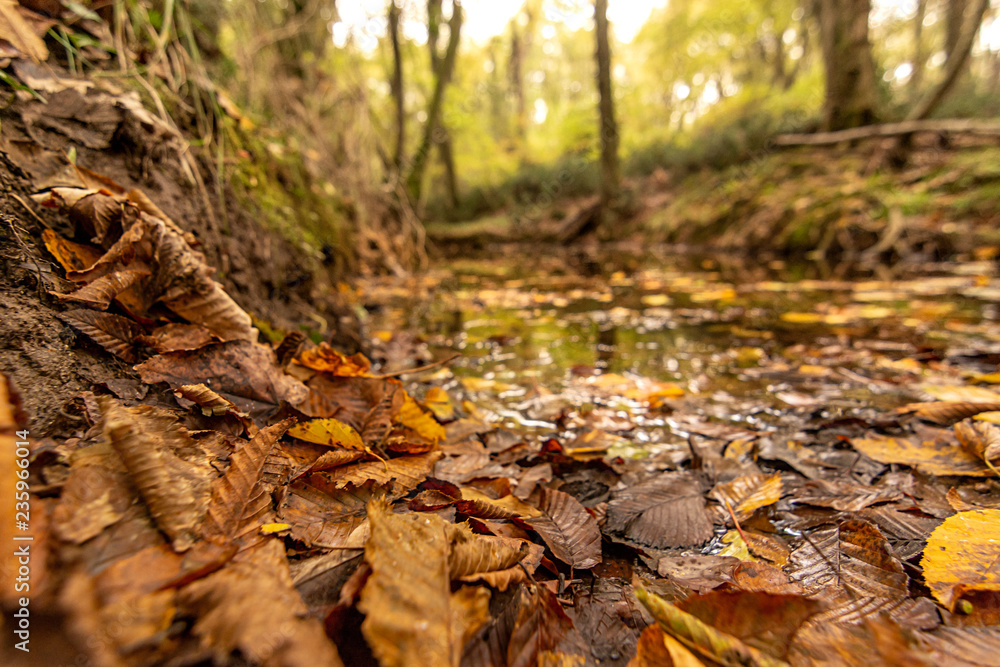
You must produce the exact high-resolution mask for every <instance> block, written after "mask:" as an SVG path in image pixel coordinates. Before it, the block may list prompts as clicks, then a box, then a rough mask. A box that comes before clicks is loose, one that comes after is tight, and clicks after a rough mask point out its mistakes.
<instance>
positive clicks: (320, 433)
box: [288, 419, 365, 449]
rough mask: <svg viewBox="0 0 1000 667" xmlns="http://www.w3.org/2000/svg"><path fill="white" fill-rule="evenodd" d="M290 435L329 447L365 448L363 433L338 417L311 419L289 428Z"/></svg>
mask: <svg viewBox="0 0 1000 667" xmlns="http://www.w3.org/2000/svg"><path fill="white" fill-rule="evenodd" d="M288 435H290V436H292V437H293V438H298V439H299V440H305V441H306V442H312V443H315V444H317V445H326V446H327V447H344V448H345V449H365V443H364V441H363V440H362V439H361V435H360V434H359V433H358V432H357V431H355V430H354V428H352V427H351V426H348V425H347V424H345V423H344V422H341V421H337V420H336V419H311V420H309V421H306V422H302V423H301V424H296V425H295V426H293V427H292V428H290V429H288Z"/></svg>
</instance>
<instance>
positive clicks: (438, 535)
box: [358, 500, 489, 667]
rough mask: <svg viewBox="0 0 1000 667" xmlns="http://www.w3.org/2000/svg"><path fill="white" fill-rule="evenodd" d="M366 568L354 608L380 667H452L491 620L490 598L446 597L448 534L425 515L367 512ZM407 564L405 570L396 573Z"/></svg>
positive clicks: (474, 592) (475, 593)
mask: <svg viewBox="0 0 1000 667" xmlns="http://www.w3.org/2000/svg"><path fill="white" fill-rule="evenodd" d="M368 517H369V520H370V521H371V537H370V538H369V540H368V544H367V545H366V546H365V560H366V562H367V563H368V565H369V566H370V567H371V569H372V573H371V576H369V577H368V581H367V582H366V583H365V587H364V589H363V590H362V591H361V600H360V602H359V603H358V608H359V609H360V610H361V611H362V612H363V613H364V614H365V620H364V622H363V623H362V625H361V630H362V632H363V633H364V636H365V639H366V640H367V641H368V645H369V646H370V647H371V649H372V653H374V655H375V657H376V658H377V659H378V661H379V664H380V665H383V667H400V666H404V665H413V666H418V665H419V666H422V665H452V666H454V667H457V666H458V664H459V662H460V660H461V657H462V648H463V647H464V645H465V641H466V640H467V639H468V638H469V637H470V636H471V635H472V634H473V633H474V632H475V631H476V630H478V629H479V627H481V626H482V624H483V623H485V622H486V620H487V619H488V618H489V611H488V608H487V607H488V602H489V592H488V591H487V590H486V589H484V588H475V587H466V588H463V589H461V590H460V591H459V592H458V593H455V594H452V592H451V576H450V575H449V569H450V565H449V554H450V551H451V535H450V533H451V531H452V530H453V527H452V526H451V525H450V524H447V523H445V521H444V520H443V519H441V518H440V517H437V516H434V515H428V514H393V513H392V512H391V510H390V508H389V506H388V504H387V503H385V502H384V501H382V500H373V501H372V502H371V503H370V504H369V505H368ZM401 563H406V567H400V564H401Z"/></svg>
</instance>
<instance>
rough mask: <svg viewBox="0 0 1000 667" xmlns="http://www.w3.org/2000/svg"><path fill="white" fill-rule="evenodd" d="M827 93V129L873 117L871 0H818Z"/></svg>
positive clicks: (873, 69)
mask: <svg viewBox="0 0 1000 667" xmlns="http://www.w3.org/2000/svg"><path fill="white" fill-rule="evenodd" d="M815 7H816V9H817V10H818V11H817V14H818V18H819V25H820V37H821V41H822V46H823V63H824V66H825V69H826V94H825V100H824V104H823V125H824V129H826V130H827V131H832V130H844V129H847V128H850V127H858V126H860V125H867V124H869V123H871V122H872V121H873V120H875V103H876V88H875V61H874V59H873V58H872V47H871V42H869V40H868V14H869V12H870V11H871V0H817V2H816V4H815Z"/></svg>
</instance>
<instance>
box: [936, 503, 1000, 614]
mask: <svg viewBox="0 0 1000 667" xmlns="http://www.w3.org/2000/svg"><path fill="white" fill-rule="evenodd" d="M998 562H1000V510H995V509H982V510H972V511H969V512H959V513H958V514H955V515H954V516H950V517H948V518H947V519H945V520H944V523H942V524H941V525H940V526H938V527H937V528H935V529H934V532H933V533H931V536H930V537H929V538H927V547H926V549H924V557H923V560H921V561H920V565H921V567H923V570H924V581H925V582H926V583H927V587H928V588H930V589H931V593H933V594H934V597H935V598H937V600H938V601H939V602H940V603H941V604H943V605H944V606H945V607H947V608H948V609H949V610H952V611H954V609H955V607H956V605H957V604H958V601H959V600H960V599H961V598H962V596H963V595H965V594H966V593H974V592H992V593H997V592H998V591H1000V569H998V568H997V563H998Z"/></svg>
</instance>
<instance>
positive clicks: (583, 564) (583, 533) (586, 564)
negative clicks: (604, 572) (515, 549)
mask: <svg viewBox="0 0 1000 667" xmlns="http://www.w3.org/2000/svg"><path fill="white" fill-rule="evenodd" d="M538 509H539V510H540V511H541V512H542V515H541V516H539V517H535V518H533V519H525V520H524V522H525V523H526V524H528V525H529V526H530V527H531V528H532V529H533V530H535V531H536V532H537V533H538V534H539V535H541V536H542V539H543V540H545V544H546V545H548V547H549V549H551V550H552V553H553V554H554V555H555V557H556V558H558V559H559V560H561V561H562V562H564V563H566V564H567V565H569V566H570V567H572V568H575V569H578V570H588V569H590V568H592V567H594V566H595V565H597V564H598V563H600V562H601V529H600V528H598V526H597V522H596V521H594V517H592V516H590V514H589V513H587V510H586V509H585V508H584V507H583V505H581V504H580V503H579V501H577V499H576V498H574V497H573V496H571V495H569V494H568V493H563V492H562V491H557V490H555V489H547V488H543V489H542V499H541V502H540V503H539V506H538Z"/></svg>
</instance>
